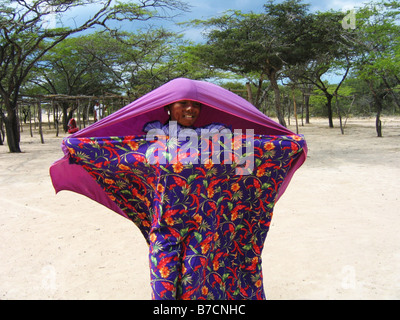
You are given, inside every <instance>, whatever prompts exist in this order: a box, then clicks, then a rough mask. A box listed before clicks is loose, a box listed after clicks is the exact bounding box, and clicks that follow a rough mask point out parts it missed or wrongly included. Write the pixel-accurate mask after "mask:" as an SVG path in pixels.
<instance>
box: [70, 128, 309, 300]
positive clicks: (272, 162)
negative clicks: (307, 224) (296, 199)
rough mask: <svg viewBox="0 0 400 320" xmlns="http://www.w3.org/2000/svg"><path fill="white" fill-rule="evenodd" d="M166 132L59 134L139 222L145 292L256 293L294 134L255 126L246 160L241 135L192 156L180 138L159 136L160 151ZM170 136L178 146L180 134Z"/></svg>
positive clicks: (74, 159) (196, 295)
mask: <svg viewBox="0 0 400 320" xmlns="http://www.w3.org/2000/svg"><path fill="white" fill-rule="evenodd" d="M165 142H167V143H170V141H169V140H163V139H158V140H153V141H147V140H146V137H145V136H125V137H103V138H67V139H65V141H64V144H65V146H66V147H67V149H68V151H69V156H70V162H71V163H73V164H76V165H80V166H82V167H83V168H84V169H85V170H86V171H87V172H88V173H89V174H90V175H91V176H92V178H93V179H95V180H96V181H97V183H98V184H99V185H100V186H101V187H102V189H103V190H104V192H105V193H106V194H107V195H108V196H109V197H110V199H111V200H112V201H114V203H116V204H117V205H118V206H119V207H120V208H121V210H122V211H123V212H124V213H125V214H126V215H127V216H128V217H129V218H130V219H131V220H132V221H133V222H134V223H135V224H136V226H137V227H138V228H139V229H140V230H141V232H142V234H143V236H144V237H145V239H146V241H147V243H148V245H149V261H150V275H151V287H152V295H153V297H152V298H153V299H208V300H211V299H215V300H216V299H219V300H226V299H265V295H264V288H263V275H262V270H261V253H262V250H263V245H264V242H265V239H266V236H267V232H268V230H269V227H270V223H271V218H272V214H273V208H274V204H275V201H276V196H277V193H278V190H279V188H280V185H281V184H282V182H283V180H284V179H285V177H286V174H287V172H288V170H289V168H290V167H291V165H292V163H293V161H294V160H295V159H296V158H297V157H298V156H299V155H300V154H301V152H302V148H303V146H304V143H305V141H304V139H303V137H302V136H300V135H291V136H254V140H253V143H254V145H253V151H254V152H253V154H252V159H253V161H254V165H253V167H246V165H243V164H240V161H239V160H240V159H239V157H240V156H242V157H243V155H244V154H245V152H248V150H247V149H246V144H248V140H247V139H246V137H245V136H242V137H240V139H235V140H234V141H233V143H232V155H231V156H229V155H228V156H226V155H225V158H223V159H222V160H221V163H219V164H218V163H217V162H216V161H213V159H214V158H213V159H211V158H210V159H209V160H208V161H205V162H204V161H203V162H200V161H198V162H196V161H195V160H196V159H195V157H194V158H193V156H194V155H193V152H194V151H193V150H194V148H192V149H191V148H188V147H187V143H186V148H185V152H183V153H182V154H179V156H176V155H177V154H178V153H177V154H168V149H166V148H165V146H163V147H164V149H163V150H164V152H161V151H160V150H162V149H160V148H159V149H157V148H158V147H160V146H162V145H163V144H165ZM177 143H178V144H177V150H178V151H179V150H181V149H182V148H183V144H184V142H179V141H178V142H177ZM221 143H222V142H220V145H221ZM199 144H200V142H199ZM198 147H199V150H201V152H206V151H207V150H204V145H202V147H203V149H200V145H199V146H198ZM165 150H167V151H165ZM157 151H160V152H157ZM175 151H176V150H175ZM158 156H162V157H163V158H164V159H165V160H166V162H165V163H163V162H162V161H160V157H158ZM185 157H187V158H190V157H192V158H190V159H191V161H189V162H188V161H186V162H185V161H183V160H184V158H185ZM229 157H231V159H228V158H229ZM173 159H175V161H173ZM193 159H194V160H193ZM238 159H239V160H238ZM228 160H231V161H228ZM238 170H239V171H238ZM240 170H248V171H249V172H242V173H243V174H240ZM238 173H239V174H238Z"/></svg>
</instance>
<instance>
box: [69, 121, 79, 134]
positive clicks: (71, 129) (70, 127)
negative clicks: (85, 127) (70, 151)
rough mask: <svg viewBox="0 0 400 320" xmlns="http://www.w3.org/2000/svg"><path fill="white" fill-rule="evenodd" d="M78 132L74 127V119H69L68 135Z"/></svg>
mask: <svg viewBox="0 0 400 320" xmlns="http://www.w3.org/2000/svg"><path fill="white" fill-rule="evenodd" d="M78 130H79V128H78V127H77V125H76V121H75V119H74V118H71V120H69V122H68V133H75V132H77V131H78Z"/></svg>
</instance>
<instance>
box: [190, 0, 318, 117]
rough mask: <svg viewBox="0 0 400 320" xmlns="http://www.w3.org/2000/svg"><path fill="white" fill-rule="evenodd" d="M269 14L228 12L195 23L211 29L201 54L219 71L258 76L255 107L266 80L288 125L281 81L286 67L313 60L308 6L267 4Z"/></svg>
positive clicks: (288, 0) (289, 1)
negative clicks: (310, 56)
mask: <svg viewBox="0 0 400 320" xmlns="http://www.w3.org/2000/svg"><path fill="white" fill-rule="evenodd" d="M264 8H265V13H261V14H255V13H248V14H244V13H242V12H240V11H235V12H228V13H226V14H225V15H223V16H222V17H218V18H212V19H209V20H207V21H194V23H195V24H197V25H200V26H204V27H210V31H209V32H208V34H207V43H206V44H205V45H201V46H198V52H199V55H201V57H202V58H203V59H205V60H206V61H208V62H209V64H210V65H213V66H214V67H215V68H220V69H223V70H228V71H231V72H234V73H236V74H240V75H242V76H244V77H247V76H248V75H252V76H254V75H256V74H257V75H258V81H257V84H256V86H257V89H258V91H257V94H256V98H255V102H254V103H255V105H256V106H257V107H259V106H260V97H261V96H262V94H261V93H262V88H263V83H264V81H266V80H267V81H269V82H270V85H271V87H272V89H273V91H274V97H275V99H274V101H275V102H274V103H275V110H276V115H277V117H278V120H279V122H280V123H281V124H282V125H286V122H285V119H284V115H283V112H282V109H281V98H280V89H279V85H278V79H279V77H280V76H281V74H282V71H283V69H284V68H286V66H288V65H291V64H294V63H297V62H301V61H305V60H308V59H309V54H312V53H313V52H312V50H309V43H310V41H312V39H309V36H308V33H307V32H305V30H307V26H308V25H309V17H310V16H309V14H308V5H307V4H302V3H301V1H299V0H286V1H284V2H283V3H279V4H275V3H273V1H269V2H268V3H267V4H266V5H264Z"/></svg>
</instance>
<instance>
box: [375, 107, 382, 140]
mask: <svg viewBox="0 0 400 320" xmlns="http://www.w3.org/2000/svg"><path fill="white" fill-rule="evenodd" d="M381 111H382V110H381V109H378V112H377V113H376V120H375V126H376V134H377V135H378V138H382V137H383V136H382V121H381Z"/></svg>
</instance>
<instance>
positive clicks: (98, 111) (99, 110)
mask: <svg viewBox="0 0 400 320" xmlns="http://www.w3.org/2000/svg"><path fill="white" fill-rule="evenodd" d="M106 110H107V107H106V106H103V105H102V104H101V103H99V102H98V101H96V103H95V104H94V122H96V121H98V120H100V119H103V118H104V115H105V112H106Z"/></svg>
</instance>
